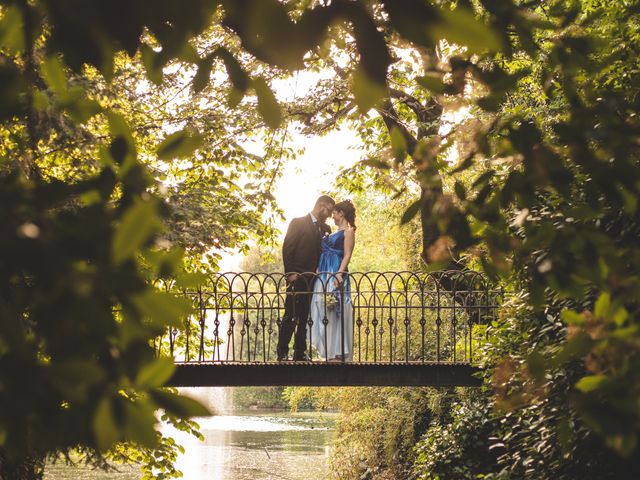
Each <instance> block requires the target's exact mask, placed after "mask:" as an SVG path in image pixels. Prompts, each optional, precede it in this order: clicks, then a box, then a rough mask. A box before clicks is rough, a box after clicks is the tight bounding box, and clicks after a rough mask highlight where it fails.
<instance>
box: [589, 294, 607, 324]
mask: <svg viewBox="0 0 640 480" xmlns="http://www.w3.org/2000/svg"><path fill="white" fill-rule="evenodd" d="M610 306H611V295H609V293H608V292H603V293H601V294H600V296H599V297H598V300H596V305H595V309H594V312H593V313H594V315H595V316H596V318H606V317H607V315H608V313H609V307H610Z"/></svg>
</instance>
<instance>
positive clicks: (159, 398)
mask: <svg viewBox="0 0 640 480" xmlns="http://www.w3.org/2000/svg"><path fill="white" fill-rule="evenodd" d="M150 394H151V397H152V398H153V400H154V401H155V403H156V404H157V405H158V406H159V407H160V408H162V409H164V410H165V411H166V412H167V413H169V414H172V415H176V416H178V417H183V418H186V417H206V416H209V415H211V412H209V410H208V409H207V408H206V407H205V406H204V405H202V404H201V403H199V402H197V401H195V400H193V399H191V398H189V397H184V396H182V395H177V394H175V393H171V392H166V391H164V390H153V391H152V392H150Z"/></svg>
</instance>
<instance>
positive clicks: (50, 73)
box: [40, 56, 67, 95]
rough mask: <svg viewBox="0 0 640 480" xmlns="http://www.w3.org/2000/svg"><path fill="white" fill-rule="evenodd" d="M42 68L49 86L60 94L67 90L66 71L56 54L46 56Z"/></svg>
mask: <svg viewBox="0 0 640 480" xmlns="http://www.w3.org/2000/svg"><path fill="white" fill-rule="evenodd" d="M40 69H41V71H42V76H43V78H44V81H45V82H46V83H47V86H48V87H49V88H50V89H51V90H52V91H53V92H55V93H57V94H58V95H60V94H64V93H65V92H66V91H67V76H66V75H65V73H64V66H63V65H62V61H61V60H60V59H59V58H58V57H55V56H52V57H46V58H45V59H44V61H43V62H42V64H41V66H40Z"/></svg>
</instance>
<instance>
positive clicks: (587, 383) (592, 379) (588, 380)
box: [576, 375, 609, 393]
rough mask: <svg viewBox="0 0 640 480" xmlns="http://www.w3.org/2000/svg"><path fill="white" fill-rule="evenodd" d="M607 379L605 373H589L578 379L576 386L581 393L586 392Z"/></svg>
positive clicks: (604, 382) (599, 386)
mask: <svg viewBox="0 0 640 480" xmlns="http://www.w3.org/2000/svg"><path fill="white" fill-rule="evenodd" d="M608 381H609V377H607V376H606V375H589V376H587V377H582V378H581V379H580V380H578V382H577V383H576V388H577V389H578V390H580V391H581V392H583V393H588V392H592V391H594V390H597V389H599V388H601V387H602V386H603V385H606V383H607V382H608Z"/></svg>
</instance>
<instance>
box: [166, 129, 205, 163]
mask: <svg viewBox="0 0 640 480" xmlns="http://www.w3.org/2000/svg"><path fill="white" fill-rule="evenodd" d="M202 140H203V139H202V136H201V135H200V134H198V133H196V132H193V131H192V130H190V129H185V130H181V131H179V132H176V133H172V134H171V135H169V136H168V137H166V138H165V139H164V140H163V141H162V143H160V145H159V146H158V150H157V154H158V158H161V159H164V160H170V159H173V158H184V157H188V156H189V155H191V154H192V153H193V152H194V150H196V149H197V148H198V147H200V145H202Z"/></svg>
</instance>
